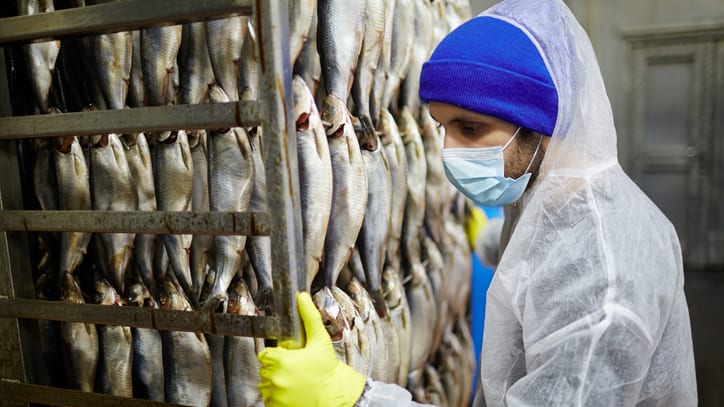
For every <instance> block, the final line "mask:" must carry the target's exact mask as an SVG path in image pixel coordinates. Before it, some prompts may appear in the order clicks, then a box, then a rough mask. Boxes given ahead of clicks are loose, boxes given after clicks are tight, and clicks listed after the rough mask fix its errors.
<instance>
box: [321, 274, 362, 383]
mask: <svg viewBox="0 0 724 407" xmlns="http://www.w3.org/2000/svg"><path fill="white" fill-rule="evenodd" d="M334 288H336V287H322V288H321V289H319V290H317V291H316V292H315V293H314V294H312V301H313V302H314V305H315V306H316V307H317V310H319V314H320V315H321V317H322V322H323V323H324V328H325V329H326V330H327V333H328V334H329V337H330V339H331V341H332V346H333V347H334V352H335V355H336V356H337V359H339V360H341V361H343V362H345V363H347V364H348V365H350V366H351V367H352V368H353V369H355V370H357V371H360V370H359V369H358V365H357V363H355V362H354V361H352V360H351V355H350V357H348V356H347V353H348V352H347V350H348V347H351V346H355V345H356V342H357V341H356V340H355V341H352V340H351V339H350V338H351V335H352V332H351V326H350V323H351V321H350V320H349V319H348V317H347V315H346V314H345V313H344V312H343V310H342V305H341V304H340V303H339V302H338V301H337V299H336V298H335V297H334V295H333V294H332V290H333V289H334ZM357 353H359V352H357ZM365 371H366V369H364V370H363V371H360V373H364V372H365Z"/></svg>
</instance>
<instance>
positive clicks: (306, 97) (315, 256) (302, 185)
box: [292, 76, 332, 291]
mask: <svg viewBox="0 0 724 407" xmlns="http://www.w3.org/2000/svg"><path fill="white" fill-rule="evenodd" d="M292 93H293V101H294V117H295V118H296V120H295V121H296V138H297V162H298V165H299V196H300V202H301V206H302V209H301V211H302V235H303V238H304V245H303V247H304V265H305V266H304V268H305V274H306V281H307V285H306V289H307V291H309V290H311V287H312V282H313V281H314V278H315V276H316V275H317V272H318V271H319V267H320V263H321V262H322V254H323V250H324V240H325V236H326V235H327V227H328V225H329V219H330V211H331V208H332V161H331V157H330V150H329V144H328V142H327V135H326V133H325V131H324V125H323V124H322V120H321V117H320V115H319V111H318V110H317V105H316V104H315V103H314V97H313V96H312V92H311V91H310V90H309V88H308V86H307V84H306V83H305V82H304V81H303V80H302V78H301V77H300V76H295V77H294V78H293V79H292Z"/></svg>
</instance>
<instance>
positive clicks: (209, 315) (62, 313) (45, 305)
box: [0, 297, 279, 338]
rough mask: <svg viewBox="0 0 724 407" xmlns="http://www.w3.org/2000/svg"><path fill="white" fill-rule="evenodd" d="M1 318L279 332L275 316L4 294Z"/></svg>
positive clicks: (0, 303) (255, 333)
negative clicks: (22, 297)
mask: <svg viewBox="0 0 724 407" xmlns="http://www.w3.org/2000/svg"><path fill="white" fill-rule="evenodd" d="M0 318H24V319H38V320H49V321H67V322H87V323H92V324H100V325H123V326H132V327H136V328H152V329H159V330H165V331H185V332H198V333H206V334H214V335H229V336H253V337H257V338H276V337H277V332H279V320H278V319H277V318H275V317H273V316H268V317H262V316H243V315H232V314H221V313H215V312H201V311H178V310H166V309H158V308H143V307H130V306H126V307H117V306H109V305H97V304H69V303H64V302H59V301H43V300H24V299H10V298H1V297H0Z"/></svg>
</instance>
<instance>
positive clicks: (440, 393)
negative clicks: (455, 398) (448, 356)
mask: <svg viewBox="0 0 724 407" xmlns="http://www.w3.org/2000/svg"><path fill="white" fill-rule="evenodd" d="M423 381H424V383H425V394H426V395H427V399H426V400H417V401H420V402H425V403H430V404H432V405H434V406H438V407H447V406H448V405H449V404H448V400H447V395H446V394H445V387H444V386H443V384H442V381H441V380H440V375H439V374H438V373H437V370H435V367H434V366H432V365H431V364H430V363H427V364H426V365H425V370H424V371H423Z"/></svg>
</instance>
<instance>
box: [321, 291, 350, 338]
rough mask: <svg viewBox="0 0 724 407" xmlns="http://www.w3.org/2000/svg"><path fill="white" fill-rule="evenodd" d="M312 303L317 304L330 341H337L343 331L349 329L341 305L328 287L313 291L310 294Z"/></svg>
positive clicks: (342, 335) (342, 334) (341, 336)
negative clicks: (311, 294) (312, 293)
mask: <svg viewBox="0 0 724 407" xmlns="http://www.w3.org/2000/svg"><path fill="white" fill-rule="evenodd" d="M312 300H313V301H314V305H316V306H317V309H318V310H319V313H320V314H321V316H322V322H323V323H324V328H325V329H327V333H329V336H330V337H331V338H332V342H339V341H341V340H342V339H343V337H344V332H345V331H346V330H349V322H348V320H347V318H346V317H345V315H344V312H343V309H342V306H341V305H340V304H339V302H337V300H336V299H335V297H334V296H333V295H332V292H331V291H330V289H329V288H328V287H323V288H322V289H321V290H319V291H317V292H316V293H314V295H313V296H312Z"/></svg>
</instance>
